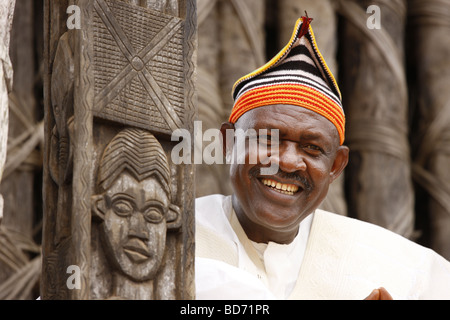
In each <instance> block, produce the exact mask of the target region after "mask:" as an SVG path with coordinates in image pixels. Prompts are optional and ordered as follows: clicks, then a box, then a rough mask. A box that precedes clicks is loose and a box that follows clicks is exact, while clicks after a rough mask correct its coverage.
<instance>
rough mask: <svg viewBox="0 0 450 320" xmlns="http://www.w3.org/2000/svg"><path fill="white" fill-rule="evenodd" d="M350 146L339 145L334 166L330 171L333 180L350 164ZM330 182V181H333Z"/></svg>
mask: <svg viewBox="0 0 450 320" xmlns="http://www.w3.org/2000/svg"><path fill="white" fill-rule="evenodd" d="M349 152H350V150H349V148H348V147H347V146H339V147H338V149H337V151H336V158H335V159H334V163H333V167H332V168H331V171H330V176H331V182H333V181H334V180H336V179H337V178H338V177H339V176H340V175H341V173H342V171H344V169H345V167H346V166H347V164H348V157H349ZM331 182H330V183H331Z"/></svg>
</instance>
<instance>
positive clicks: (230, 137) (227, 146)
mask: <svg viewBox="0 0 450 320" xmlns="http://www.w3.org/2000/svg"><path fill="white" fill-rule="evenodd" d="M234 130H235V129H234V124H232V123H231V122H224V123H222V126H221V127H220V133H221V138H222V150H223V155H224V156H225V157H227V155H228V154H231V152H232V150H233V145H234ZM227 133H228V134H227Z"/></svg>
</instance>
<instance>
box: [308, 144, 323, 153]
mask: <svg viewBox="0 0 450 320" xmlns="http://www.w3.org/2000/svg"><path fill="white" fill-rule="evenodd" d="M305 149H306V150H308V151H310V152H313V153H314V154H318V153H322V148H321V147H319V146H316V145H314V144H308V145H306V146H305Z"/></svg>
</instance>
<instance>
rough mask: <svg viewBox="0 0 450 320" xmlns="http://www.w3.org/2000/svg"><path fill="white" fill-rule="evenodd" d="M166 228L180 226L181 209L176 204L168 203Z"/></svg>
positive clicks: (177, 227) (170, 228)
mask: <svg viewBox="0 0 450 320" xmlns="http://www.w3.org/2000/svg"><path fill="white" fill-rule="evenodd" d="M166 222H167V229H169V230H173V229H179V228H180V227H181V210H180V208H179V207H178V206H177V205H174V204H172V203H171V204H170V205H169V211H168V212H167V217H166Z"/></svg>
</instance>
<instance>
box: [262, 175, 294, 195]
mask: <svg viewBox="0 0 450 320" xmlns="http://www.w3.org/2000/svg"><path fill="white" fill-rule="evenodd" d="M261 182H262V183H263V184H264V185H265V186H267V187H269V188H271V189H272V190H275V191H277V192H280V193H282V194H287V195H290V196H293V195H294V194H295V193H296V192H297V191H298V190H299V187H298V186H296V185H294V184H288V183H281V182H278V181H275V180H272V179H265V178H263V179H261Z"/></svg>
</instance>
